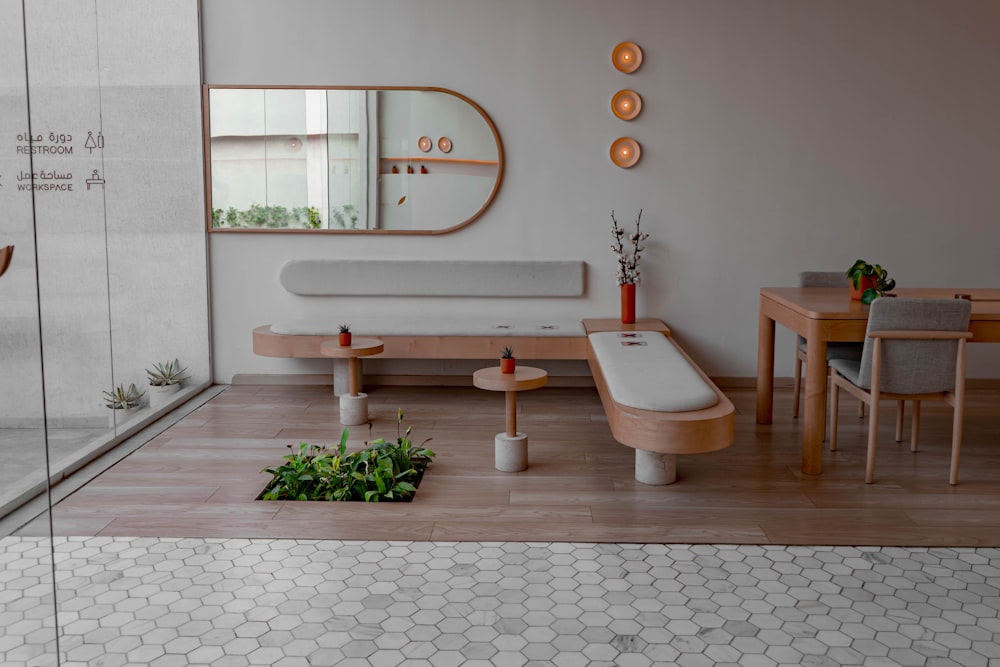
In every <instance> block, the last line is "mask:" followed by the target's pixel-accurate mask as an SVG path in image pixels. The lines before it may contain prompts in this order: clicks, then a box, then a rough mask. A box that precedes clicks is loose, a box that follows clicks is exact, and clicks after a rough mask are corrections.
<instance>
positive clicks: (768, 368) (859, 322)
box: [757, 286, 1000, 475]
mask: <svg viewBox="0 0 1000 667" xmlns="http://www.w3.org/2000/svg"><path fill="white" fill-rule="evenodd" d="M892 294H894V295H896V296H900V297H913V298H921V299H953V298H956V295H957V294H964V295H969V296H971V299H972V316H971V319H970V322H969V330H970V331H971V332H972V338H971V339H970V341H969V342H979V343H998V342H1000V289H997V288H982V289H968V288H944V287H935V288H923V287H912V288H899V289H896V290H894V291H893V292H892ZM868 310H869V307H868V306H866V305H863V304H862V303H861V302H859V301H852V300H851V298H850V294H849V290H848V288H847V286H844V287H843V288H840V287H834V288H830V287H764V288H762V289H761V290H760V316H759V322H758V338H757V423H758V424H770V423H771V419H772V412H773V405H774V324H775V322H777V323H779V324H781V325H782V326H784V327H786V328H788V329H791V330H792V331H794V332H795V333H797V334H799V335H800V336H802V337H804V338H805V339H806V341H807V346H806V371H805V376H806V377H805V392H804V393H805V398H804V401H803V403H804V415H803V426H802V472H803V473H806V474H809V475H818V474H820V473H821V472H823V437H824V433H825V430H826V407H827V406H826V385H827V362H826V348H827V343H830V342H834V341H855V342H861V341H863V340H864V339H865V329H866V327H867V325H868Z"/></svg>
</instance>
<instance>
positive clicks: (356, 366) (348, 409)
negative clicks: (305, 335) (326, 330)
mask: <svg viewBox="0 0 1000 667" xmlns="http://www.w3.org/2000/svg"><path fill="white" fill-rule="evenodd" d="M352 338H353V341H352V342H351V344H350V345H340V344H339V343H338V342H337V341H335V340H328V341H326V342H324V343H323V344H321V345H320V347H319V350H320V353H321V354H322V355H323V356H324V357H332V358H334V359H347V375H348V386H349V389H348V392H347V393H346V394H342V395H341V397H340V423H341V424H343V425H344V426H357V425H359V424H366V423H368V394H363V393H361V366H360V363H359V362H358V359H360V358H361V357H371V356H374V355H376V354H381V353H382V351H383V350H384V349H385V345H384V344H383V343H382V341H381V339H378V338H363V337H352Z"/></svg>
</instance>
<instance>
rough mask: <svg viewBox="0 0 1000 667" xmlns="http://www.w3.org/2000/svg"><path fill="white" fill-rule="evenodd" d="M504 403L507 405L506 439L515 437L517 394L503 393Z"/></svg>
mask: <svg viewBox="0 0 1000 667" xmlns="http://www.w3.org/2000/svg"><path fill="white" fill-rule="evenodd" d="M504 395H505V396H506V399H505V402H506V404H507V437H508V438H514V437H516V436H517V392H516V391H505V392H504Z"/></svg>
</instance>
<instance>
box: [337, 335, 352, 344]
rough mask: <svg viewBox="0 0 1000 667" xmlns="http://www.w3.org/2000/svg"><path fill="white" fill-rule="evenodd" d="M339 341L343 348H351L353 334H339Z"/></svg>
mask: <svg viewBox="0 0 1000 667" xmlns="http://www.w3.org/2000/svg"><path fill="white" fill-rule="evenodd" d="M337 339H338V342H339V343H340V346H341V347H349V346H350V344H351V333H350V332H347V333H342V334H337Z"/></svg>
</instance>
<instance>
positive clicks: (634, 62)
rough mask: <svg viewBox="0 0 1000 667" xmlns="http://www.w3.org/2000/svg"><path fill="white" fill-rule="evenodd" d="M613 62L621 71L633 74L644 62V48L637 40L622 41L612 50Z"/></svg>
mask: <svg viewBox="0 0 1000 667" xmlns="http://www.w3.org/2000/svg"><path fill="white" fill-rule="evenodd" d="M611 62H612V63H613V64H614V66H615V69H616V70H618V71H619V72H625V73H626V74H631V73H632V72H634V71H636V70H637V69H639V65H641V64H642V49H640V48H639V45H638V44H636V43H635V42H622V43H621V44H619V45H618V46H616V47H615V50H614V51H612V52H611Z"/></svg>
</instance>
